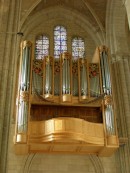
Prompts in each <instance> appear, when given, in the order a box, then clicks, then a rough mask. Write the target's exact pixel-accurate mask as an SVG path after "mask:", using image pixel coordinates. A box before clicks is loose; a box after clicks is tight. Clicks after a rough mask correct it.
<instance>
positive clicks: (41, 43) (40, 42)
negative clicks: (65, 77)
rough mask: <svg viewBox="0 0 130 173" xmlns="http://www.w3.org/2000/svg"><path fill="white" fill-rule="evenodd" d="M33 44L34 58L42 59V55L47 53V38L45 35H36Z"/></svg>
mask: <svg viewBox="0 0 130 173" xmlns="http://www.w3.org/2000/svg"><path fill="white" fill-rule="evenodd" d="M35 44H36V45H35V57H36V59H43V57H44V56H47V55H49V38H48V37H47V36H45V35H40V36H38V37H37V38H36V43H35Z"/></svg>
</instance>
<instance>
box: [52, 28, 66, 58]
mask: <svg viewBox="0 0 130 173" xmlns="http://www.w3.org/2000/svg"><path fill="white" fill-rule="evenodd" d="M66 51H67V31H66V28H65V27H63V26H56V27H55V28H54V57H55V58H59V55H60V54H61V53H63V52H66Z"/></svg>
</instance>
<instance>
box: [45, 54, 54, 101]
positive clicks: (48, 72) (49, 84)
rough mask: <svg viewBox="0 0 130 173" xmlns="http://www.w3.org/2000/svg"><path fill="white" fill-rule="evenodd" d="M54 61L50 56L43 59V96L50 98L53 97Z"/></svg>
mask: <svg viewBox="0 0 130 173" xmlns="http://www.w3.org/2000/svg"><path fill="white" fill-rule="evenodd" d="M53 62H54V60H53V58H52V57H50V56H45V57H44V71H45V75H44V78H45V80H44V96H45V97H46V98H47V97H50V96H52V95H53V75H54V71H53V66H54V63H53Z"/></svg>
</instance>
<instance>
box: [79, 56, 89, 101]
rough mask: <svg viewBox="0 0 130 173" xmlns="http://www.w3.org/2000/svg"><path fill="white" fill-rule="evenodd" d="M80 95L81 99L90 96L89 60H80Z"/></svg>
mask: <svg viewBox="0 0 130 173" xmlns="http://www.w3.org/2000/svg"><path fill="white" fill-rule="evenodd" d="M80 93H81V97H84V98H86V96H88V77H87V60H86V59H84V58H80Z"/></svg>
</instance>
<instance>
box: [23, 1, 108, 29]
mask: <svg viewBox="0 0 130 173" xmlns="http://www.w3.org/2000/svg"><path fill="white" fill-rule="evenodd" d="M56 6H62V7H65V8H67V9H70V10H71V11H75V12H76V13H77V12H78V13H79V15H80V14H82V15H84V16H86V17H87V20H89V22H91V23H92V25H93V26H94V27H98V26H99V25H100V26H101V27H102V28H104V29H105V18H106V6H107V0H98V2H97V0H37V1H36V0H30V1H29V2H27V0H23V1H22V8H21V17H22V16H24V14H25V13H26V12H27V11H28V10H30V9H32V11H30V14H29V15H34V14H35V13H37V12H39V11H41V10H44V9H46V8H50V7H51V8H53V7H56Z"/></svg>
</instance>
